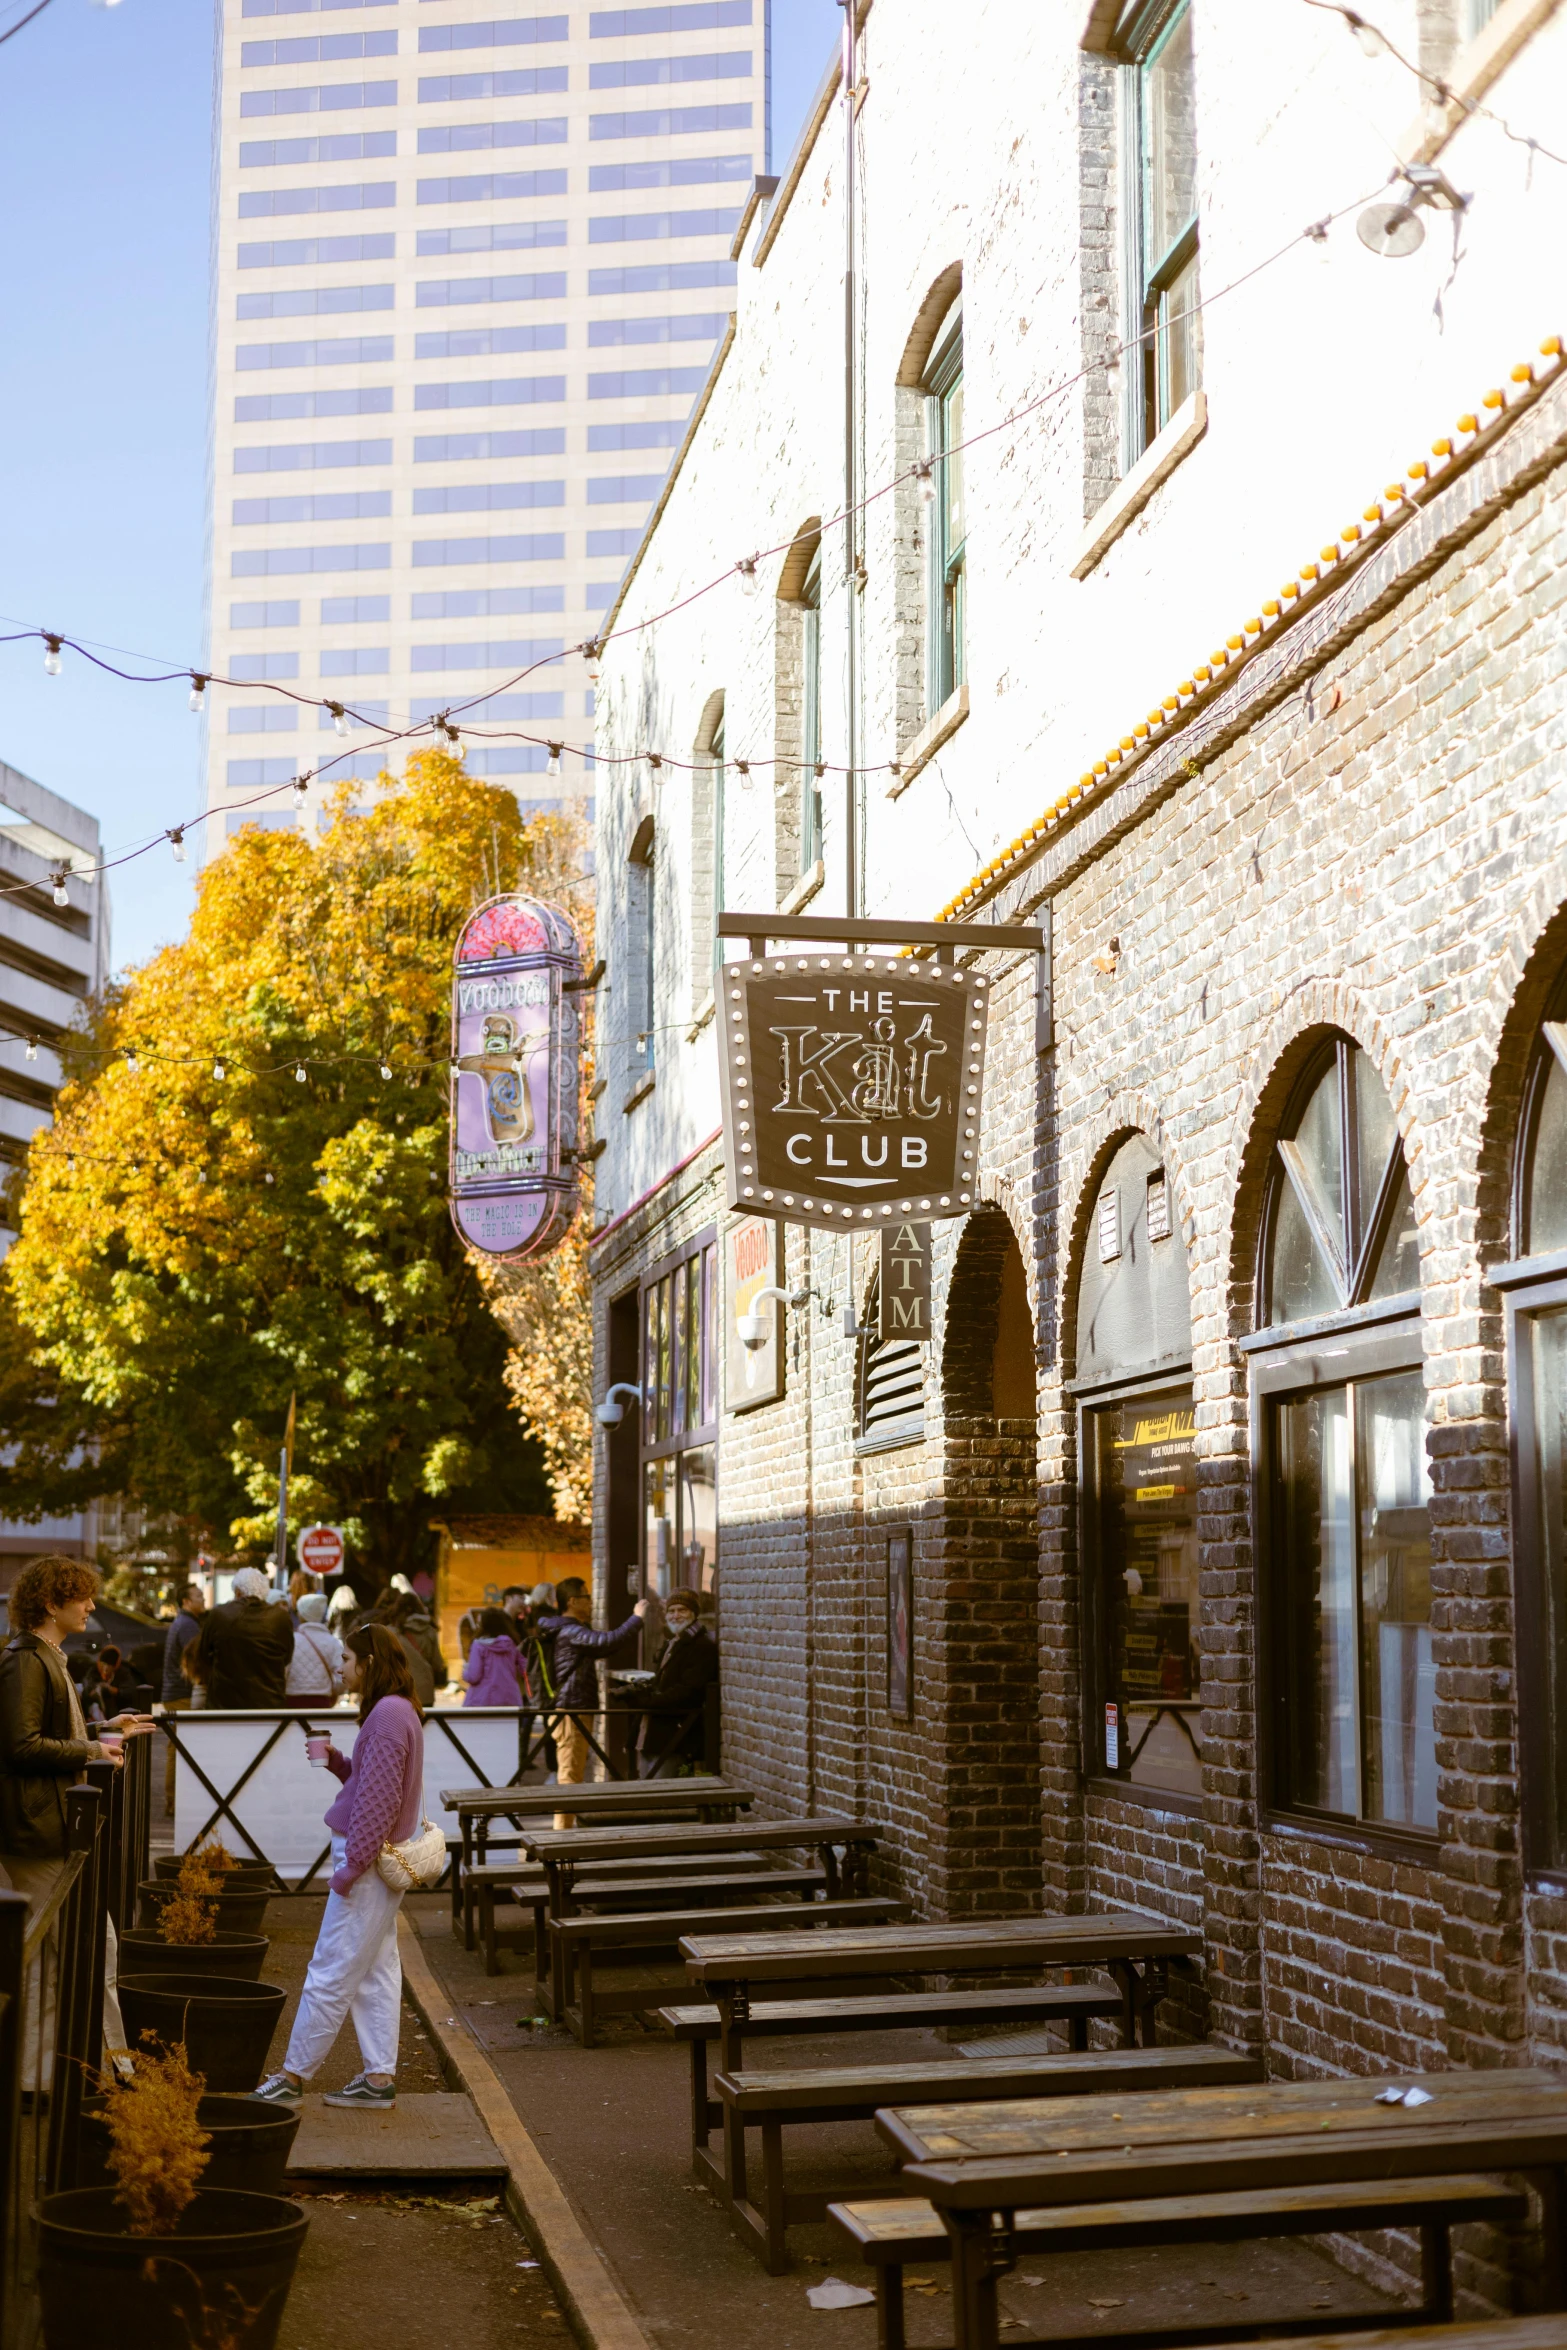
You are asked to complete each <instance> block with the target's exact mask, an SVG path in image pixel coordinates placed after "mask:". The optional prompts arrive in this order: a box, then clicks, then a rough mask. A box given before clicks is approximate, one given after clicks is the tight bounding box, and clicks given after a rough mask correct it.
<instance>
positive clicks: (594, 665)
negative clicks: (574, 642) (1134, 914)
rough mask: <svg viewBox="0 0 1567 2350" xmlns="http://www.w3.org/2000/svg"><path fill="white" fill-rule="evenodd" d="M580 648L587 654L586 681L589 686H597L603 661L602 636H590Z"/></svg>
mask: <svg viewBox="0 0 1567 2350" xmlns="http://www.w3.org/2000/svg"><path fill="white" fill-rule="evenodd" d="M582 650H583V652H584V653H585V654H586V655H587V662H588V683H589V685H591V686H597V684H598V681H599V672H600V670H601V668H602V667H603V662H604V640H603V638H602V637H596V636H590V637H589V639H588V641H587V643H586V644H585V645H584V646H583V648H582Z"/></svg>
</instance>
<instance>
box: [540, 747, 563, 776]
mask: <svg viewBox="0 0 1567 2350" xmlns="http://www.w3.org/2000/svg"><path fill="white" fill-rule="evenodd" d="M565 747H566V746H565V744H564V743H551V744H550V755H549V757H548V758H547V759H546V760H545V762H544V780H545V782H546V783H559V781H560V755H561V752H562V751H563V750H564V749H565Z"/></svg>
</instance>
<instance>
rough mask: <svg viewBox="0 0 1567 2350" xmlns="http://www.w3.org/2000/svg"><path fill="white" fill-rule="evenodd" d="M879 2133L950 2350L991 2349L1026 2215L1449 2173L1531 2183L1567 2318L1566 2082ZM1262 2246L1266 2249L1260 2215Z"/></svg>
mask: <svg viewBox="0 0 1567 2350" xmlns="http://www.w3.org/2000/svg"><path fill="white" fill-rule="evenodd" d="M1389 2087H1398V2088H1403V2089H1410V2088H1419V2089H1420V2090H1423V2091H1424V2092H1425V2094H1426V2102H1424V2103H1422V2104H1418V2105H1415V2106H1409V2105H1404V2104H1396V2105H1394V2104H1383V2103H1380V2102H1379V2095H1380V2093H1381V2092H1383V2091H1385V2090H1387V2089H1388V2088H1389ZM877 2128H878V2130H879V2131H880V2133H881V2135H882V2136H883V2138H884V2139H885V2140H886V2141H887V2143H888V2144H889V2145H891V2146H892V2147H893V2148H894V2149H895V2151H896V2152H897V2153H898V2155H899V2156H900V2157H902V2158H903V2160H904V2161H905V2162H906V2164H907V2166H908V2167H907V2168H906V2169H905V2170H904V2172H903V2174H902V2177H903V2183H904V2184H905V2185H906V2187H907V2189H908V2191H909V2192H910V2193H911V2194H923V2195H926V2196H928V2197H929V2199H930V2201H931V2203H932V2204H933V2205H934V2206H935V2208H936V2210H937V2211H938V2212H939V2214H940V2215H941V2218H942V2219H943V2221H944V2222H945V2224H946V2228H947V2233H948V2236H949V2238H950V2240H951V2245H952V2257H953V2262H954V2291H953V2303H954V2314H955V2317H956V2320H957V2333H956V2350H997V2343H998V2333H997V2315H998V2313H997V2307H996V2283H997V2279H998V2278H999V2277H1000V2276H1001V2275H1003V2274H1004V2273H1005V2271H1006V2270H1007V2268H1009V2267H1010V2266H1011V2264H1012V2262H1013V2260H1014V2259H1015V2257H1016V2242H1015V2239H1016V2237H1017V2236H1018V2234H1019V2233H1020V2232H1022V2233H1024V2234H1026V2232H1027V2231H1026V2223H1025V2222H1024V2221H1023V2220H1022V2219H1021V2218H1020V2214H1024V2213H1028V2212H1032V2211H1036V2210H1037V2211H1048V2210H1051V2209H1058V2208H1060V2207H1062V2206H1065V2205H1072V2204H1082V2205H1089V2204H1092V2205H1098V2206H1105V2205H1110V2204H1116V2205H1135V2204H1136V2203H1139V2202H1152V2201H1154V2200H1156V2199H1158V2198H1161V2197H1164V2198H1169V2197H1172V2196H1178V2195H1179V2196H1200V2195H1222V2194H1244V2195H1250V2196H1253V2197H1255V2198H1257V2199H1258V2200H1259V2202H1260V2201H1262V2200H1263V2199H1265V2198H1266V2197H1268V2196H1269V2195H1272V2196H1274V2197H1275V2198H1277V2196H1278V2195H1279V2194H1280V2193H1284V2192H1287V2191H1288V2190H1290V2189H1301V2188H1309V2187H1314V2186H1318V2185H1324V2184H1330V2183H1341V2184H1344V2185H1346V2186H1348V2185H1352V2184H1355V2183H1359V2182H1374V2181H1385V2180H1392V2179H1419V2178H1441V2177H1450V2176H1455V2175H1457V2174H1459V2173H1490V2172H1533V2173H1537V2174H1539V2175H1538V2177H1537V2178H1536V2180H1535V2185H1536V2188H1537V2191H1538V2192H1539V2194H1540V2196H1541V2216H1542V2225H1543V2235H1544V2264H1543V2269H1542V2272H1541V2278H1540V2287H1541V2298H1542V2300H1543V2301H1544V2303H1545V2305H1546V2307H1547V2308H1549V2309H1559V2308H1561V2307H1563V2306H1564V2304H1567V2247H1564V2244H1563V2233H1562V2222H1563V2217H1564V2206H1563V2174H1564V2172H1567V2080H1564V2079H1563V2077H1562V2075H1561V2073H1560V2072H1558V2071H1553V2070H1548V2069H1546V2068H1543V2067H1542V2068H1539V2069H1537V2070H1522V2069H1520V2070H1518V2071H1512V2070H1502V2069H1498V2070H1495V2071H1485V2072H1449V2073H1432V2074H1429V2075H1427V2076H1425V2077H1424V2078H1423V2079H1417V2078H1416V2076H1414V2075H1411V2074H1407V2073H1406V2074H1403V2075H1399V2076H1396V2077H1395V2078H1394V2079H1393V2080H1392V2081H1391V2082H1389V2081H1388V2080H1386V2079H1380V2080H1379V2079H1375V2078H1365V2077H1357V2078H1355V2079H1353V2080H1331V2081H1278V2082H1273V2083H1271V2084H1268V2085H1267V2086H1264V2087H1257V2088H1253V2087H1239V2088H1210V2089H1178V2090H1170V2091H1165V2092H1161V2093H1158V2094H1151V2095H1150V2094H1139V2095H1135V2096H1133V2095H1128V2094H1120V2095H1111V2096H1107V2097H1080V2098H1072V2099H1067V2100H1064V2101H1052V2100H1049V2099H1045V2098H1016V2099H1003V2100H998V2101H997V2102H996V2103H995V2104H993V2105H921V2106H908V2107H902V2108H897V2109H893V2110H889V2111H885V2112H883V2113H881V2114H878V2116H877ZM1194 2232H1195V2231H1194ZM1256 2232H1257V2233H1258V2234H1259V2235H1261V2234H1265V2233H1267V2218H1266V2214H1265V2213H1259V2215H1258V2220H1257V2228H1256ZM1011 2350H1024V2345H1023V2344H1022V2343H1020V2342H1017V2343H1014V2344H1013V2345H1012V2346H1011Z"/></svg>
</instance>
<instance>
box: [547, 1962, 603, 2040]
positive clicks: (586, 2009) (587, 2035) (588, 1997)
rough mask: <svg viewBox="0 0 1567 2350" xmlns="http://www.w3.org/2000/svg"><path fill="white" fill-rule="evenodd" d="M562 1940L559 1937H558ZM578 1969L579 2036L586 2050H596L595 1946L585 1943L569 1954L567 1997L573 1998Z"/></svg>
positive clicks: (567, 1963)
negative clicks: (594, 2007)
mask: <svg viewBox="0 0 1567 2350" xmlns="http://www.w3.org/2000/svg"><path fill="white" fill-rule="evenodd" d="M556 1939H557V1940H559V1939H560V1937H559V1936H557V1937H556ZM573 1964H575V1967H576V1976H577V1981H576V1992H577V2017H578V2021H579V2023H580V2025H581V2029H580V2031H579V2032H578V2034H577V2037H578V2039H579V2040H580V2041H581V2042H582V2045H583V2047H584V2048H596V2047H597V2045H598V2042H597V2039H596V2038H595V2034H594V2016H593V1945H592V1943H591V1942H584V1943H583V1945H582V1947H581V1949H580V1950H578V1951H575V1952H573V1953H569V1954H568V1956H567V1959H566V1995H567V1997H568V1999H569V1997H570V1996H571V1988H572V1982H571V1975H572V1967H573Z"/></svg>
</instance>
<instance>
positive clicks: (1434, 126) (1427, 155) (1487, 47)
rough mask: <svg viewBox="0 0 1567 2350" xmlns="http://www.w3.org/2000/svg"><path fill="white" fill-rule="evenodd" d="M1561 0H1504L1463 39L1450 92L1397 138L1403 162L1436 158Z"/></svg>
mask: <svg viewBox="0 0 1567 2350" xmlns="http://www.w3.org/2000/svg"><path fill="white" fill-rule="evenodd" d="M1559 5H1560V0H1502V5H1501V7H1500V8H1499V9H1498V10H1497V12H1496V14H1495V15H1494V16H1493V17H1492V19H1491V21H1490V23H1489V24H1488V25H1486V26H1484V27H1483V28H1482V30H1481V31H1479V32H1478V33H1476V35H1475V37H1474V39H1473V40H1472V41H1467V42H1465V44H1464V46H1463V48H1461V49H1460V50H1459V51H1458V53H1457V55H1456V56H1455V57H1454V59H1453V62H1452V64H1451V66H1450V67H1449V68H1448V71H1447V72H1446V74H1444V76H1443V77H1442V78H1443V80H1444V81H1445V82H1446V84H1447V87H1448V89H1449V90H1450V91H1451V92H1452V95H1451V97H1450V98H1448V100H1447V101H1446V103H1445V104H1444V103H1442V102H1441V101H1439V100H1438V99H1436V98H1435V96H1433V97H1432V99H1431V101H1430V103H1429V104H1428V105H1427V106H1426V107H1425V108H1424V109H1423V110H1422V112H1421V113H1420V114H1419V115H1417V116H1416V118H1415V120H1414V121H1413V122H1412V123H1411V124H1410V125H1409V128H1408V129H1407V130H1406V131H1405V133H1404V135H1403V137H1402V138H1401V139H1400V140H1399V142H1398V150H1397V152H1398V160H1399V162H1400V163H1434V162H1435V160H1436V158H1437V157H1438V156H1439V155H1440V154H1441V152H1442V149H1443V148H1444V147H1445V146H1446V145H1447V142H1448V140H1449V139H1450V138H1451V137H1452V135H1453V133H1454V131H1456V130H1457V129H1458V128H1459V126H1460V125H1461V124H1462V123H1464V122H1466V121H1467V120H1468V117H1469V110H1470V108H1471V107H1473V106H1475V105H1476V104H1477V103H1478V102H1479V100H1480V99H1482V98H1483V97H1484V96H1485V94H1486V92H1487V90H1489V88H1490V87H1491V84H1492V83H1493V82H1494V81H1497V80H1499V79H1500V77H1501V76H1502V74H1503V73H1505V72H1506V70H1507V68H1508V66H1509V65H1511V63H1512V61H1513V59H1514V58H1515V57H1516V56H1517V54H1518V52H1519V50H1520V49H1521V48H1522V47H1523V45H1524V43H1525V42H1526V41H1528V40H1530V39H1532V38H1533V36H1534V35H1535V34H1536V33H1537V32H1538V31H1539V30H1540V27H1541V26H1542V25H1543V24H1544V23H1545V22H1546V20H1547V18H1549V17H1552V16H1554V15H1555V13H1556V10H1557V8H1558V6H1559Z"/></svg>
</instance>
